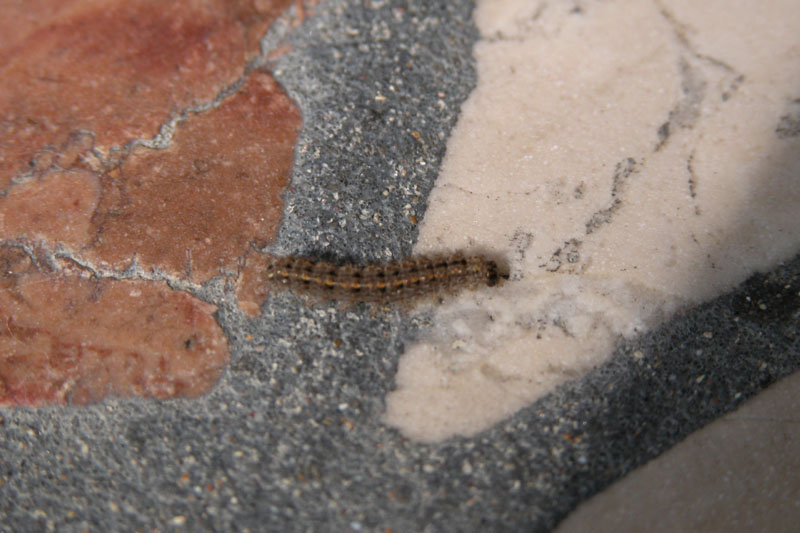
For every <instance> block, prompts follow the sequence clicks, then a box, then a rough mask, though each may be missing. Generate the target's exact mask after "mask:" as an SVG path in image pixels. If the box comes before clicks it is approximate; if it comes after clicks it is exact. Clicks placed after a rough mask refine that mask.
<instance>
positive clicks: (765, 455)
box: [557, 374, 800, 533]
mask: <svg viewBox="0 0 800 533" xmlns="http://www.w3.org/2000/svg"><path fill="white" fill-rule="evenodd" d="M799 408H800V374H794V375H792V376H790V377H788V378H785V379H784V380H782V381H780V382H778V383H776V384H775V385H773V386H771V387H770V388H769V389H767V390H765V391H764V392H762V393H761V394H760V395H759V396H757V397H756V398H754V399H753V400H750V401H749V402H747V403H746V404H744V405H742V406H741V407H740V408H739V409H737V410H736V411H734V412H732V413H729V414H727V415H725V416H724V417H722V418H721V419H720V420H718V421H716V422H714V423H713V424H710V425H709V426H707V427H705V428H703V429H701V430H700V431H697V432H695V433H693V434H692V435H690V436H689V437H688V438H687V439H686V440H685V441H683V442H682V443H680V444H678V445H677V446H675V447H674V448H672V449H671V450H669V451H668V452H667V453H665V454H664V455H662V456H660V457H658V458H657V459H655V460H653V461H651V462H649V463H648V464H646V465H644V466H643V467H641V468H639V469H637V470H635V471H633V472H631V473H630V474H629V475H628V476H626V477H625V478H623V479H622V480H620V481H619V482H617V483H616V484H614V485H612V486H611V487H610V488H608V489H606V490H605V491H603V492H601V493H600V494H598V495H596V496H595V497H593V498H592V499H590V500H588V501H586V502H585V503H583V504H582V505H581V506H580V507H578V508H577V509H576V510H575V511H574V512H573V513H572V514H571V515H570V516H569V517H568V518H567V519H566V520H564V522H563V523H562V524H561V525H560V526H559V528H558V530H557V531H558V532H559V533H570V532H579V531H615V532H620V533H623V532H634V531H641V530H642V525H643V524H647V530H648V531H652V532H654V533H657V532H668V531H794V530H795V529H796V526H797V518H798V516H800V459H799V458H798V455H797V453H796V450H797V448H798V446H800V424H798V419H797V412H798V409H799Z"/></svg>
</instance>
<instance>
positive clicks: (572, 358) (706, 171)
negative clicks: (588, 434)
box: [387, 0, 800, 440]
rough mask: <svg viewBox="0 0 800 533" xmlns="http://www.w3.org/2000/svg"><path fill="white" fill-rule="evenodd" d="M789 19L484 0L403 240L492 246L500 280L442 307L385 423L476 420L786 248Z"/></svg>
mask: <svg viewBox="0 0 800 533" xmlns="http://www.w3.org/2000/svg"><path fill="white" fill-rule="evenodd" d="M798 20H800V10H798V4H797V2H792V1H789V0H785V1H782V2H779V3H776V4H770V7H769V8H766V7H764V6H763V5H762V4H757V3H747V2H745V3H741V4H737V5H736V8H735V9H732V8H730V6H729V5H728V4H727V3H724V2H706V3H704V4H703V5H702V6H700V5H699V4H696V3H690V2H684V1H680V0H674V1H673V0H670V1H664V2H660V3H659V4H657V5H656V4H645V3H637V4H629V3H626V2H604V3H594V4H587V5H581V6H580V7H576V6H575V5H574V4H572V3H555V4H552V3H547V4H544V3H536V2H527V1H524V0H498V1H495V0H479V1H478V2H477V3H476V11H475V21H476V24H477V26H478V28H479V30H480V31H481V35H482V39H481V40H479V41H478V43H477V44H476V46H475V57H476V60H477V70H478V84H477V86H476V88H475V90H474V91H473V92H472V94H471V95H470V97H469V99H468V100H467V101H466V102H465V103H464V106H463V108H462V114H461V116H460V118H459V123H458V126H457V127H456V128H455V130H454V131H453V134H452V136H451V137H450V139H449V140H448V144H447V157H446V159H445V160H444V162H443V165H442V171H441V173H440V175H439V177H438V178H437V181H436V187H435V188H434V190H433V191H432V192H431V195H430V197H429V198H428V201H427V211H426V212H425V217H424V218H423V220H422V222H421V223H420V229H419V240H418V242H417V243H416V245H415V252H416V253H434V252H439V251H442V250H455V249H461V250H465V251H468V252H480V253H484V254H487V255H492V256H499V257H505V258H507V259H508V262H509V263H510V266H511V272H512V276H511V280H510V283H508V284H506V285H505V286H504V287H500V288H499V289H498V290H492V291H484V292H483V293H482V294H480V293H476V294H474V295H471V296H469V297H465V298H461V299H459V300H458V301H454V302H452V303H451V304H448V305H445V306H441V307H439V308H438V309H437V310H436V316H435V318H434V322H435V323H436V324H437V329H438V330H439V335H438V337H437V338H434V339H421V340H420V342H418V343H414V344H413V345H410V346H409V347H408V350H407V351H406V353H405V354H404V356H403V359H402V360H401V361H400V363H399V367H398V373H397V384H398V389H397V391H395V392H393V393H392V394H390V395H389V397H388V398H387V413H388V414H387V420H388V421H389V423H390V424H391V425H393V426H396V427H398V428H399V429H401V431H403V432H404V434H405V435H407V436H409V437H412V438H416V439H420V440H441V439H444V438H447V437H452V436H454V435H464V436H471V435H474V434H476V433H477V432H479V431H481V430H484V429H486V428H488V427H490V426H491V425H492V424H494V423H496V422H498V421H500V420H502V419H505V418H507V417H509V416H510V415H511V414H513V413H514V412H516V411H518V410H519V409H521V408H523V407H525V406H527V405H530V404H531V403H533V402H534V401H536V400H537V399H539V398H542V397H543V396H544V395H546V394H548V393H550V392H552V391H554V390H555V389H556V387H557V386H558V385H560V384H562V383H564V382H566V381H568V380H573V379H577V378H580V377H581V376H584V375H585V374H586V373H587V372H588V371H590V370H591V369H592V368H594V367H596V366H599V365H602V364H603V363H605V362H606V361H608V360H609V358H610V356H611V354H612V353H613V350H614V347H615V346H617V344H618V342H619V341H620V340H621V339H623V338H627V339H630V338H633V337H634V336H636V335H639V334H641V333H643V332H644V331H647V330H649V329H651V328H654V327H656V326H657V325H658V324H659V323H661V322H662V321H663V320H665V319H666V318H668V317H670V316H672V315H673V314H674V313H675V312H676V311H678V310H680V309H684V308H686V307H688V306H691V305H697V304H699V303H701V302H704V301H708V300H710V299H713V298H714V297H716V296H717V295H719V294H722V293H724V292H725V291H728V290H731V289H732V288H733V287H735V286H736V285H738V284H740V283H742V282H743V281H744V280H746V279H747V278H748V277H749V276H750V275H751V274H752V273H753V272H756V271H768V270H769V269H771V268H774V267H775V266H776V265H778V264H779V263H780V262H781V261H786V260H789V259H791V258H792V257H794V256H795V254H797V252H798V250H800V210H798V208H797V206H798V204H799V203H800V189H798V187H797V176H798V174H800V158H798V157H797V153H798V150H800V138H798V137H797V135H795V134H794V133H793V132H794V130H795V128H793V127H792V125H793V124H794V123H795V118H796V116H797V104H796V103H794V102H795V101H796V100H797V99H798V96H800V93H798V87H800V75H798V70H797V69H796V68H793V66H794V65H795V63H796V56H797V53H796V50H797V48H798V46H799V45H800V39H799V38H798V36H799V35H800V33H798V31H797V22H796V21H798ZM743 36H745V37H743ZM464 324H469V327H467V328H465V327H464ZM476 390H480V391H481V395H480V396H476V395H475V392H474V391H476Z"/></svg>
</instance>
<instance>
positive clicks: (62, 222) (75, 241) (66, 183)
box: [0, 170, 100, 248]
mask: <svg viewBox="0 0 800 533" xmlns="http://www.w3.org/2000/svg"><path fill="white" fill-rule="evenodd" d="M99 198H100V182H99V180H98V178H97V176H96V175H95V173H93V172H90V171H87V170H75V171H71V172H65V171H59V170H50V171H47V172H45V173H43V174H42V175H41V176H40V177H39V178H38V179H36V180H35V181H33V182H29V183H27V184H25V186H20V187H13V188H12V189H11V190H10V191H9V192H8V195H7V196H6V197H5V198H2V199H0V239H17V238H25V239H28V240H31V241H34V240H36V241H40V240H44V241H49V242H50V243H53V244H54V243H56V242H59V243H62V244H65V245H67V246H70V247H72V248H81V247H83V246H85V245H87V244H89V242H91V236H90V227H91V224H90V222H91V217H92V213H93V212H94V209H95V208H96V206H97V201H98V199H99Z"/></svg>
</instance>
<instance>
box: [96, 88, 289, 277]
mask: <svg viewBox="0 0 800 533" xmlns="http://www.w3.org/2000/svg"><path fill="white" fill-rule="evenodd" d="M299 127H300V115H299V113H298V111H297V109H296V107H295V106H294V104H293V103H292V102H291V100H289V98H288V97H287V96H286V94H285V93H284V92H283V91H282V89H281V88H280V87H279V86H278V85H277V83H275V81H274V80H273V79H272V77H271V76H270V75H269V74H267V73H263V72H258V73H254V74H253V75H251V76H250V78H249V80H248V81H247V83H246V84H245V86H244V87H242V89H241V90H240V91H239V92H238V93H236V94H235V95H234V96H232V97H231V98H229V99H227V100H225V101H224V102H223V103H222V104H221V105H220V106H219V107H218V108H216V109H214V110H213V111H210V112H208V113H205V114H202V115H199V116H196V117H192V118H191V119H190V120H187V121H186V122H183V123H181V125H180V126H179V127H178V128H177V131H176V132H175V137H174V139H173V143H172V146H171V147H170V148H169V149H167V150H163V151H152V150H146V149H137V150H136V151H135V152H134V153H133V154H132V155H131V157H130V158H129V159H128V160H127V161H126V163H125V164H124V165H123V166H122V167H120V168H119V169H115V170H113V171H112V172H110V173H109V174H107V175H105V176H103V177H102V179H101V182H102V183H103V192H102V197H101V199H100V203H99V205H98V208H97V211H96V213H95V214H94V216H93V218H92V229H91V232H92V234H93V235H94V237H95V242H93V243H92V245H91V246H90V247H89V248H88V249H87V250H86V251H85V254H86V256H87V257H89V258H91V259H92V260H93V261H98V262H103V263H108V264H110V265H111V266H112V267H114V268H124V267H125V265H127V264H128V263H129V262H130V261H131V258H132V257H133V256H134V255H136V258H137V261H138V263H139V264H140V265H142V266H143V267H145V268H151V267H158V268H160V269H164V270H166V271H168V272H170V273H172V274H174V275H180V276H182V277H186V278H190V279H192V280H193V281H195V282H203V281H206V280H208V279H209V278H210V277H212V276H214V275H215V274H217V273H219V272H220V271H221V270H226V271H229V272H234V273H235V272H236V271H237V268H238V261H239V258H240V257H241V256H242V255H243V254H244V253H245V251H246V250H247V249H248V247H249V246H250V245H251V244H252V245H255V246H259V247H260V246H263V245H265V244H266V243H268V242H269V241H270V240H271V239H272V238H273V237H274V235H275V232H276V231H277V229H278V223H279V222H280V217H281V214H282V210H283V203H282V201H281V199H280V194H281V192H283V189H284V188H285V187H286V185H287V184H288V180H289V173H290V170H291V165H292V158H293V151H294V143H295V139H296V137H297V133H298V131H299Z"/></svg>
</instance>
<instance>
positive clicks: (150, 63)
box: [0, 0, 290, 188]
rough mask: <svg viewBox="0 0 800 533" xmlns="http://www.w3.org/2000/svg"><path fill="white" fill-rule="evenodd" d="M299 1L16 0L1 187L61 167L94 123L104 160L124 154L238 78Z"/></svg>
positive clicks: (1, 100)
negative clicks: (263, 38) (61, 157)
mask: <svg viewBox="0 0 800 533" xmlns="http://www.w3.org/2000/svg"><path fill="white" fill-rule="evenodd" d="M289 2H290V0H279V1H275V2H256V3H253V2H250V1H247V0H236V1H234V2H228V1H220V0H217V1H213V2H201V1H195V0H193V1H191V2H182V3H180V4H177V3H171V4H167V5H165V4H164V3H163V2H158V1H154V0H135V1H131V2H117V1H114V0H103V1H101V0H94V1H89V2H74V1H73V2H63V3H55V2H50V3H44V2H37V5H34V6H31V5H29V3H27V2H6V3H4V5H3V10H4V12H3V19H4V23H3V26H4V27H5V26H6V25H10V26H12V27H13V29H12V31H9V32H8V33H6V32H5V31H4V32H0V35H3V38H2V39H1V40H0V117H1V118H0V133H2V138H3V142H2V143H1V144H0V188H5V187H7V186H8V184H9V182H10V180H11V178H12V177H14V176H15V175H16V174H18V173H24V172H25V171H28V170H33V171H41V170H44V169H46V168H49V167H50V166H51V165H52V164H53V158H54V157H55V156H57V155H58V154H59V153H62V152H63V151H68V150H69V149H70V147H71V145H72V140H73V139H74V135H75V134H76V133H79V132H90V133H91V136H92V137H93V139H94V144H95V145H96V146H95V151H94V154H93V155H95V156H99V161H97V162H96V164H98V165H101V166H102V165H104V164H112V165H113V164H114V162H115V161H116V160H117V159H118V157H120V156H123V155H124V152H125V151H124V150H122V151H121V152H120V153H116V152H119V147H121V146H123V145H125V144H126V143H129V142H131V141H134V140H137V139H139V138H150V137H152V136H153V135H154V132H155V131H156V130H157V129H158V127H159V126H160V125H161V124H162V122H164V120H165V118H167V116H169V115H170V114H171V113H174V112H175V111H177V110H181V109H183V108H185V107H187V106H189V105H191V104H194V103H196V102H204V101H208V100H211V99H212V98H213V97H214V96H215V95H216V94H217V93H218V92H219V91H220V90H221V89H223V88H224V87H225V86H227V85H228V84H230V83H232V82H234V81H235V80H236V78H238V77H239V76H240V75H241V71H242V65H243V63H244V60H245V58H246V57H247V56H253V55H255V52H257V49H255V48H256V47H255V45H256V43H257V39H258V38H259V36H260V35H261V34H262V33H263V32H264V30H265V29H266V28H267V27H268V26H269V24H271V23H272V21H273V20H274V19H275V17H276V16H277V15H278V14H280V12H281V11H283V9H284V8H285V7H286V6H287V5H288V4H289ZM56 5H58V7H55V6H56ZM259 6H262V8H261V12H260V11H259ZM37 8H38V9H37ZM34 9H37V10H36V11H34ZM34 13H35V14H37V16H34V17H31V16H30V15H31V14H34ZM111 152H115V155H112V154H111ZM61 166H63V165H61Z"/></svg>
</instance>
